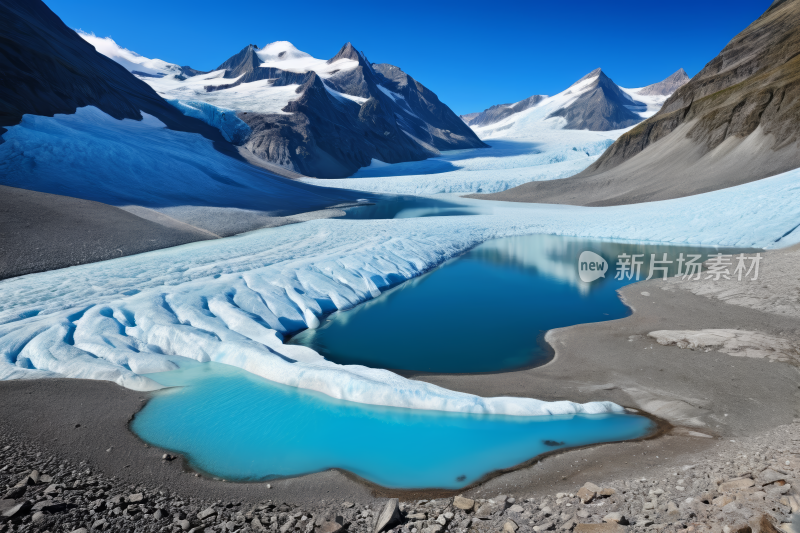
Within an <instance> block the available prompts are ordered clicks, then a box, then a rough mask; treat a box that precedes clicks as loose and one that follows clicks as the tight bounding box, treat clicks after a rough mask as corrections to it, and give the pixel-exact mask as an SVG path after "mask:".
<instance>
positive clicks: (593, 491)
mask: <svg viewBox="0 0 800 533" xmlns="http://www.w3.org/2000/svg"><path fill="white" fill-rule="evenodd" d="M600 490H601V489H600V487H598V486H597V485H595V484H594V483H585V484H584V485H583V487H581V488H580V489H579V490H578V498H580V499H581V501H582V502H583V503H589V502H591V501H592V500H594V497H595V496H597V493H598V492H600Z"/></svg>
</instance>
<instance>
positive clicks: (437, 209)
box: [339, 196, 492, 220]
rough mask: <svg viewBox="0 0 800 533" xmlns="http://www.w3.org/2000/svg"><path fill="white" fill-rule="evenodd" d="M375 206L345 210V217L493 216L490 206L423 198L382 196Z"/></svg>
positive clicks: (370, 218) (360, 218)
mask: <svg viewBox="0 0 800 533" xmlns="http://www.w3.org/2000/svg"><path fill="white" fill-rule="evenodd" d="M374 201H375V204H374V205H364V206H358V207H348V208H345V209H344V211H345V213H346V214H345V216H343V217H339V218H344V219H354V220H376V219H392V218H422V217H447V216H463V215H481V214H491V212H492V209H491V207H489V206H472V205H469V206H467V205H464V203H458V202H449V201H446V200H439V199H435V198H425V197H423V196H380V197H377V198H374Z"/></svg>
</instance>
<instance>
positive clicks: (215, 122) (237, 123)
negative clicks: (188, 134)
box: [167, 100, 251, 146]
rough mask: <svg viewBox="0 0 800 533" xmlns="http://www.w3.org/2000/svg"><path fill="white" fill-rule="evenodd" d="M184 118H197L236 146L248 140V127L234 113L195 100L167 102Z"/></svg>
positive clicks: (231, 110)
mask: <svg viewBox="0 0 800 533" xmlns="http://www.w3.org/2000/svg"><path fill="white" fill-rule="evenodd" d="M167 102H169V103H170V104H171V105H172V106H174V107H175V108H177V109H178V110H179V111H180V112H181V113H183V114H184V115H186V116H189V117H194V118H199V119H200V120H202V121H203V122H205V123H206V124H208V125H209V126H214V127H215V128H217V129H218V130H219V131H220V133H222V136H223V137H225V140H226V141H228V142H230V143H233V144H235V145H237V146H241V145H242V144H244V143H246V142H247V139H248V138H250V133H251V131H250V126H248V125H247V124H245V123H244V121H243V120H242V119H240V118H239V117H237V116H236V111H234V110H233V109H226V108H224V107H217V106H215V105H212V104H209V103H207V102H200V101H197V100H167Z"/></svg>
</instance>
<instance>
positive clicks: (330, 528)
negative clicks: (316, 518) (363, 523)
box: [316, 521, 344, 533]
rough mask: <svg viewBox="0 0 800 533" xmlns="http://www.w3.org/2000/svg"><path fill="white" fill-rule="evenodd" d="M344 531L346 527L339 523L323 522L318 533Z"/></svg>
mask: <svg viewBox="0 0 800 533" xmlns="http://www.w3.org/2000/svg"><path fill="white" fill-rule="evenodd" d="M343 529H344V527H342V524H340V523H338V522H332V521H327V522H323V523H322V525H321V526H319V527H318V528H317V529H316V531H317V533H339V532H340V531H342V530H343Z"/></svg>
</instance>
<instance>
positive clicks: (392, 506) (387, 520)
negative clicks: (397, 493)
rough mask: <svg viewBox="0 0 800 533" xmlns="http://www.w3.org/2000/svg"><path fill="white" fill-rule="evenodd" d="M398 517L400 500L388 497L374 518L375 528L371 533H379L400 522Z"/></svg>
mask: <svg viewBox="0 0 800 533" xmlns="http://www.w3.org/2000/svg"><path fill="white" fill-rule="evenodd" d="M401 520H402V519H401V517H400V500H398V499H397V498H389V501H387V502H386V505H384V506H383V510H381V512H380V514H379V515H378V518H377V519H376V520H375V529H373V533H381V532H382V531H385V530H387V529H390V528H392V527H393V526H395V525H397V524H399V523H400V522H401Z"/></svg>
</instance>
